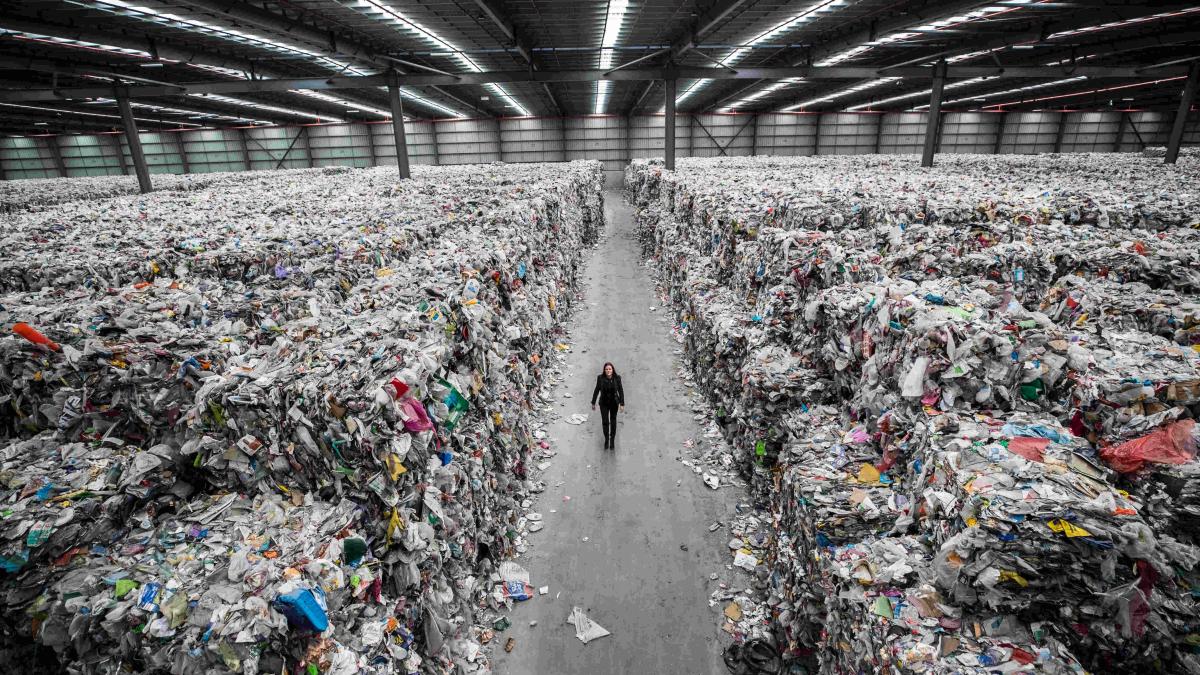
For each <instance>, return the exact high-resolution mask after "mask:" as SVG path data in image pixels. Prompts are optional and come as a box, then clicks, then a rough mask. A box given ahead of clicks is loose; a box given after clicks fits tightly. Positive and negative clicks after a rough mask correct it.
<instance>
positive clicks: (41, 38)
mask: <svg viewBox="0 0 1200 675" xmlns="http://www.w3.org/2000/svg"><path fill="white" fill-rule="evenodd" d="M0 21H2V19H0ZM0 35H11V36H13V37H15V38H17V39H19V40H31V41H34V42H46V43H49V44H56V45H63V46H66V47H77V48H80V49H90V50H92V51H101V52H108V53H110V54H123V55H125V56H135V57H140V58H144V59H148V58H151V54H150V52H143V51H140V50H137V49H125V48H124V47H113V46H111V45H102V44H99V43H97V42H88V41H86V40H71V39H68V38H60V37H53V36H50V35H41V34H39V33H29V32H26V31H23V30H12V29H9V28H0Z"/></svg>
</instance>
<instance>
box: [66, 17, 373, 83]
mask: <svg viewBox="0 0 1200 675" xmlns="http://www.w3.org/2000/svg"><path fill="white" fill-rule="evenodd" d="M79 4H82V5H84V6H90V7H94V8H96V9H101V10H108V11H112V12H114V13H117V14H120V15H121V16H127V17H131V18H134V19H140V20H142V21H146V22H149V23H155V24H158V25H160V26H168V27H171V28H177V29H180V30H186V31H190V32H193V33H200V34H202V35H210V36H213V37H219V38H221V39H224V40H229V41H231V42H238V43H241V44H246V45H252V46H254V47H258V48H261V49H267V50H270V51H273V52H276V53H281V54H290V55H294V56H304V57H307V58H308V59H309V60H312V61H316V62H318V63H320V64H322V65H324V66H326V67H328V68H331V69H333V70H337V71H341V72H345V73H349V74H352V75H366V74H367V72H366V71H362V70H359V69H357V68H354V67H352V66H351V65H350V64H349V63H344V62H342V61H338V60H336V59H331V58H329V57H327V56H324V55H322V54H320V53H318V52H314V51H312V50H310V49H307V48H305V47H301V46H299V45H294V44H289V43H286V42H281V41H279V40H275V39H272V38H268V37H264V36H261V35H255V34H252V33H246V32H243V31H240V30H237V29H236V28H225V27H223V26H217V25H215V24H211V23H206V22H204V21H201V20H199V19H195V18H192V17H185V16H180V15H178V14H171V13H168V12H163V11H160V10H157V9H155V8H153V7H146V6H144V5H135V4H134V3H131V2H126V0H90V1H88V2H81V3H79Z"/></svg>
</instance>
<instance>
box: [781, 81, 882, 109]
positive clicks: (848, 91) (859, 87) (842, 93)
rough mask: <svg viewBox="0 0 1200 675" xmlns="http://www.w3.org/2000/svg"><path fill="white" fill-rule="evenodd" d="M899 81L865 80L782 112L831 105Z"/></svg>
mask: <svg viewBox="0 0 1200 675" xmlns="http://www.w3.org/2000/svg"><path fill="white" fill-rule="evenodd" d="M899 79H900V78H898V77H881V78H879V79H878V80H866V81H865V82H860V83H858V84H856V85H854V86H852V87H846V88H845V89H841V90H839V91H835V92H831V93H829V94H825V95H824V96H818V97H817V98H812V99H809V100H807V101H801V102H800V103H797V104H795V105H790V106H788V107H786V108H783V109H782V110H783V112H793V111H795V110H800V109H801V108H807V107H809V106H814V105H817V104H819V103H831V102H833V101H836V100H838V99H839V98H845V97H847V96H850V95H852V94H857V93H859V92H862V91H867V90H868V89H874V88H876V87H882V86H883V85H885V84H890V83H892V82H895V81H897V80H899Z"/></svg>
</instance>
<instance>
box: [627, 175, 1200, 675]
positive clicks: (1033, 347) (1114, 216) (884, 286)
mask: <svg viewBox="0 0 1200 675" xmlns="http://www.w3.org/2000/svg"><path fill="white" fill-rule="evenodd" d="M1198 185H1200V163H1196V162H1195V161H1192V160H1190V159H1186V158H1185V161H1182V162H1181V163H1180V164H1178V165H1176V166H1173V167H1164V166H1163V165H1161V163H1160V162H1159V161H1155V160H1154V159H1148V158H1143V157H1140V156H1134V155H1116V156H1114V155H1055V156H1038V157H995V156H969V155H956V156H946V157H939V161H938V166H937V167H935V168H933V169H922V168H921V167H919V166H918V165H917V163H916V161H915V160H914V159H913V158H906V157H883V156H859V157H853V156H834V157H819V158H817V157H798V158H761V157H759V158H721V159H685V160H681V161H680V164H679V167H678V170H677V171H674V172H670V171H665V170H664V169H663V167H662V166H661V164H660V163H659V162H657V161H646V160H642V161H635V162H634V163H632V164H631V165H630V167H629V168H628V169H627V171H626V179H625V186H626V195H627V198H628V199H629V200H630V201H631V203H633V204H635V206H636V207H637V209H638V211H637V217H638V222H639V228H640V232H641V236H642V237H643V249H644V251H645V253H646V255H647V257H648V258H649V259H650V260H651V261H652V262H653V264H655V266H656V267H657V270H658V274H659V279H660V283H661V285H662V291H661V292H662V294H663V296H664V298H666V299H667V300H668V301H669V302H670V303H671V304H672V305H673V306H674V309H675V311H676V313H677V314H676V318H677V326H676V334H677V336H678V339H679V340H680V342H681V343H682V345H683V352H684V355H685V357H686V358H685V360H686V362H687V364H688V365H689V366H690V368H691V371H690V373H689V376H690V381H692V382H694V384H695V386H696V387H697V388H699V389H700V390H701V391H702V392H703V393H704V394H705V395H706V397H707V399H708V403H709V405H710V406H711V410H712V411H713V422H714V424H715V425H716V427H717V428H719V429H720V430H721V433H722V435H723V437H724V440H725V442H727V443H728V444H729V446H731V450H730V453H731V455H732V457H733V460H734V464H735V466H736V467H737V468H739V469H740V470H741V472H742V474H743V475H744V476H745V477H746V478H747V479H749V480H750V481H751V486H752V489H751V494H753V495H754V501H755V503H756V505H757V506H758V508H759V518H760V520H762V519H765V520H767V521H769V522H770V523H771V527H770V528H769V531H768V532H767V536H765V537H760V540H759V541H756V542H754V543H755V544H756V545H758V546H760V547H761V550H758V551H755V552H754V559H755V563H756V564H749V565H745V566H744V568H745V569H746V570H747V571H748V572H750V573H751V574H752V576H753V577H754V578H757V579H759V580H762V579H767V580H768V581H767V583H759V584H753V583H752V584H750V588H749V589H748V590H746V591H745V592H744V593H743V594H742V597H740V598H737V599H735V600H734V602H735V603H736V604H738V605H739V606H749V607H754V608H758V609H759V610H761V609H762V608H764V607H765V608H769V611H767V612H766V613H765V617H764V613H763V612H762V611H760V612H759V613H757V614H754V615H750V614H748V613H746V612H741V611H735V612H726V613H725V617H724V623H725V630H726V631H727V632H728V633H730V634H731V635H733V636H734V638H735V640H736V641H738V642H739V643H741V644H743V645H749V644H751V643H753V645H754V648H755V649H756V650H759V651H761V649H762V645H763V644H764V641H769V642H770V644H772V645H773V647H774V649H775V650H777V653H779V654H780V656H781V657H782V658H783V659H784V660H785V662H787V663H792V664H796V665H800V664H803V665H806V666H809V667H813V668H816V669H818V670H820V671H821V672H828V673H845V672H893V671H896V672H927V673H961V672H980V673H982V672H997V671H1000V672H1058V673H1073V672H1085V671H1100V672H1114V671H1117V670H1128V671H1130V672H1132V671H1134V670H1136V671H1138V672H1150V671H1157V672H1197V673H1200V654H1198V653H1197V648H1196V645H1197V644H1200V626H1198V625H1197V624H1198V621H1197V620H1196V619H1195V618H1194V617H1195V609H1196V602H1195V600H1194V598H1193V590H1195V592H1197V593H1200V586H1197V585H1196V583H1195V581H1196V580H1197V563H1198V562H1200V548H1197V543H1198V542H1196V541H1194V536H1193V532H1194V530H1192V529H1190V528H1189V525H1190V524H1192V523H1194V520H1193V519H1194V518H1195V517H1196V515H1197V514H1200V506H1198V502H1197V495H1200V488H1197V487H1196V486H1194V485H1192V484H1191V481H1190V478H1191V477H1192V476H1195V475H1197V473H1200V469H1197V468H1196V467H1197V466H1200V462H1197V461H1196V459H1195V453H1196V443H1197V437H1198V435H1200V434H1198V433H1197V431H1196V429H1195V424H1194V422H1193V419H1194V418H1195V417H1196V416H1197V413H1198V412H1200V392H1198V391H1197V387H1198V386H1200V339H1197V330H1200V326H1198V322H1197V316H1196V314H1197V311H1196V310H1197V302H1200V294H1198V292H1200V285H1198V281H1200V276H1198V275H1197V272H1198V270H1200V216H1197V214H1198V213H1200V210H1198V209H1197V206H1200V204H1198V202H1200V190H1197V186H1198ZM751 548H753V547H751ZM748 551H750V548H747V549H745V550H739V551H735V552H734V554H735V556H736V555H737V553H739V552H740V553H742V555H743V556H745V555H746V554H747V552H748ZM742 559H743V560H745V558H744V557H743V558H742ZM734 565H735V566H739V567H742V566H741V565H737V562H734ZM731 615H732V616H731ZM734 616H736V617H737V619H734V618H733V617H734Z"/></svg>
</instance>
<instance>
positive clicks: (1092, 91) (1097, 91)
mask: <svg viewBox="0 0 1200 675" xmlns="http://www.w3.org/2000/svg"><path fill="white" fill-rule="evenodd" d="M1186 78H1187V76H1186V75H1178V76H1176V77H1165V78H1163V79H1161V80H1147V81H1145V82H1133V83H1131V84H1118V85H1114V86H1112V87H1099V88H1096V89H1086V90H1084V91H1073V92H1070V93H1067V94H1053V95H1051V96H1039V97H1037V98H1028V99H1020V100H1016V101H1006V102H1004V103H993V104H991V105H987V106H984V108H997V109H999V108H1003V107H1004V106H1006V105H1018V104H1021V103H1038V102H1040V101H1055V100H1058V99H1062V98H1072V97H1074V96H1087V95H1089V94H1103V93H1105V92H1109V91H1121V90H1124V89H1136V88H1138V87H1149V86H1152V85H1155V84H1162V83H1164V82H1176V81H1179V80H1183V79H1186ZM1072 79H1075V80H1082V79H1087V78H1084V77H1080V78H1072ZM1069 81H1070V80H1060V81H1059V82H1057V83H1055V84H1062V83H1064V82H1069ZM1027 89H1029V87H1023V88H1022V89H1018V90H1011V91H1009V92H997V93H994V94H989V95H988V96H987V97H986V98H990V97H991V96H997V95H1000V94H1003V93H1015V92H1018V91H1022V90H1027ZM979 98H985V97H979V96H973V97H971V98H963V99H959V100H957V101H950V103H962V102H964V101H974V100H977V99H979Z"/></svg>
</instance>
